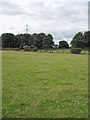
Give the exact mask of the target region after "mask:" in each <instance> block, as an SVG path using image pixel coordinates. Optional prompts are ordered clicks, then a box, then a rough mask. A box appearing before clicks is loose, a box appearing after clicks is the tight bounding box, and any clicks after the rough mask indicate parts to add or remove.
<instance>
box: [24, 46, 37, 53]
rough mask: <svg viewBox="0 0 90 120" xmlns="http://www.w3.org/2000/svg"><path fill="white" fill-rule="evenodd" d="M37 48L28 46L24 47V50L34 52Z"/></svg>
mask: <svg viewBox="0 0 90 120" xmlns="http://www.w3.org/2000/svg"><path fill="white" fill-rule="evenodd" d="M37 50H38V49H37V48H36V47H35V48H29V47H25V48H24V51H28V52H36V51H37Z"/></svg>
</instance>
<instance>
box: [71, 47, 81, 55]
mask: <svg viewBox="0 0 90 120" xmlns="http://www.w3.org/2000/svg"><path fill="white" fill-rule="evenodd" d="M81 51H82V49H80V48H71V50H70V52H71V53H74V54H80V52H81Z"/></svg>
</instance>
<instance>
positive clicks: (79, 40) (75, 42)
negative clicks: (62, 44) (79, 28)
mask: <svg viewBox="0 0 90 120" xmlns="http://www.w3.org/2000/svg"><path fill="white" fill-rule="evenodd" d="M70 44H71V47H74V48H83V47H84V40H83V33H82V32H78V33H77V34H76V35H75V36H74V37H73V39H72V41H71V43H70Z"/></svg>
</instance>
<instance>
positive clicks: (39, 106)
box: [2, 51, 88, 118]
mask: <svg viewBox="0 0 90 120" xmlns="http://www.w3.org/2000/svg"><path fill="white" fill-rule="evenodd" d="M2 58H3V64H2V65H3V67H2V72H3V74H2V85H3V90H2V95H3V97H2V100H3V106H2V111H3V117H4V118H21V117H22V118H24V117H26V118H36V117H38V118H74V117H75V118H86V117H88V55H86V54H80V55H74V54H59V53H58V54H56V53H53V54H52V53H31V52H30V53H29V52H14V51H3V57H2Z"/></svg>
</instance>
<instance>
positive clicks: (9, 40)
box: [2, 33, 15, 48]
mask: <svg viewBox="0 0 90 120" xmlns="http://www.w3.org/2000/svg"><path fill="white" fill-rule="evenodd" d="M14 37H15V36H14V34H12V33H4V34H2V47H3V48H13V47H14V45H15V43H14Z"/></svg>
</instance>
